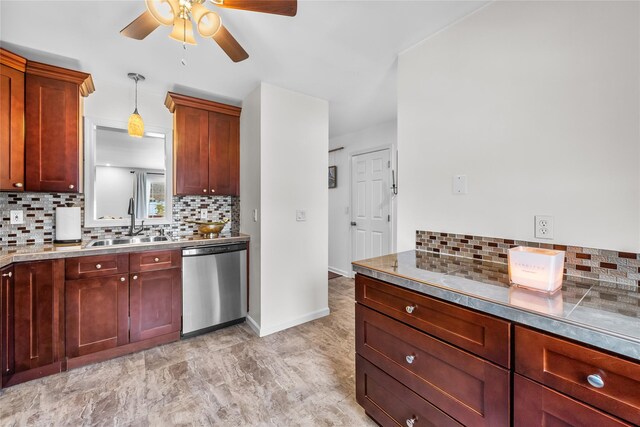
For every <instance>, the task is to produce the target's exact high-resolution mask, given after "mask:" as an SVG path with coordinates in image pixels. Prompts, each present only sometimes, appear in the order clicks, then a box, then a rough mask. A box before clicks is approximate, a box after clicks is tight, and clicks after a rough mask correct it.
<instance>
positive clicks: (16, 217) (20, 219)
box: [10, 211, 24, 224]
mask: <svg viewBox="0 0 640 427" xmlns="http://www.w3.org/2000/svg"><path fill="white" fill-rule="evenodd" d="M10 217H11V221H10V222H11V224H24V216H23V213H22V211H11V212H10Z"/></svg>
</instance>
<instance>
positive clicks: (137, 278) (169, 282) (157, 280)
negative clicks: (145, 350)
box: [129, 268, 182, 342]
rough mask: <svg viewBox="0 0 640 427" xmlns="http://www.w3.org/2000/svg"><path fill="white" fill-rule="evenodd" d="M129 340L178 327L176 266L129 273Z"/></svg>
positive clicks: (178, 278)
mask: <svg viewBox="0 0 640 427" xmlns="http://www.w3.org/2000/svg"><path fill="white" fill-rule="evenodd" d="M130 288H131V290H130V299H129V303H130V310H131V329H130V334H131V342H135V341H141V340H145V339H149V338H153V337H157V336H160V335H165V334H168V333H171V332H177V331H179V330H180V317H181V315H182V278H181V270H180V269H179V268H172V269H169V270H159V271H148V272H144V273H135V274H131V286H130Z"/></svg>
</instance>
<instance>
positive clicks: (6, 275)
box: [2, 272, 13, 277]
mask: <svg viewBox="0 0 640 427" xmlns="http://www.w3.org/2000/svg"><path fill="white" fill-rule="evenodd" d="M11 276H13V273H12V272H8V273H4V274H3V275H2V277H11Z"/></svg>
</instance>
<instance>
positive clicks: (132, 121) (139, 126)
mask: <svg viewBox="0 0 640 427" xmlns="http://www.w3.org/2000/svg"><path fill="white" fill-rule="evenodd" d="M127 76H129V78H130V79H132V80H134V81H135V82H136V107H135V110H133V113H131V116H129V126H128V131H129V135H130V136H133V137H135V138H142V136H143V135H144V122H143V121H142V117H140V114H138V81H144V76H143V75H142V74H138V73H129V74H127Z"/></svg>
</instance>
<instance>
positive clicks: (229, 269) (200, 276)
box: [182, 242, 247, 337]
mask: <svg viewBox="0 0 640 427" xmlns="http://www.w3.org/2000/svg"><path fill="white" fill-rule="evenodd" d="M246 316H247V244H246V242H242V243H233V244H222V245H213V246H198V247H191V248H185V249H183V250H182V336H183V337H191V336H194V335H199V334H203V333H206V332H210V331H213V330H215V329H219V328H224V327H225V326H230V325H233V324H236V323H241V322H243V321H244V320H245V318H246Z"/></svg>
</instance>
